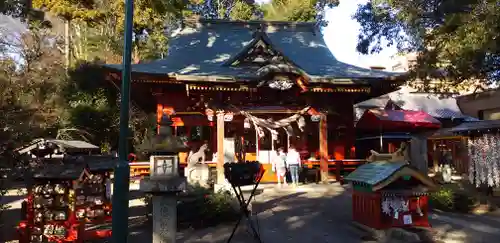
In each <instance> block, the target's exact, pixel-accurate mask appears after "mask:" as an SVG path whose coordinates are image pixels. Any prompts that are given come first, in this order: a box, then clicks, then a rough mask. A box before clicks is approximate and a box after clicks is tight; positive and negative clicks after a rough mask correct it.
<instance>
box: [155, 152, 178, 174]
mask: <svg viewBox="0 0 500 243" xmlns="http://www.w3.org/2000/svg"><path fill="white" fill-rule="evenodd" d="M177 162H178V158H177V156H175V155H173V156H151V158H150V161H149V163H150V168H151V169H150V177H151V179H165V178H170V177H174V176H178V174H179V172H178V169H177V168H178V167H177V164H178V163H177Z"/></svg>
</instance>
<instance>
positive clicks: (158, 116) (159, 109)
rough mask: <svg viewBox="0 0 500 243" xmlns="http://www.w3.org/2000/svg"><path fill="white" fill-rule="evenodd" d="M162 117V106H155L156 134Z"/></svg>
mask: <svg viewBox="0 0 500 243" xmlns="http://www.w3.org/2000/svg"><path fill="white" fill-rule="evenodd" d="M162 115H163V104H160V103H158V104H156V133H159V132H160V124H159V123H160V120H161V116H162Z"/></svg>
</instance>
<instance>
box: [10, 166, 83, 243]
mask: <svg viewBox="0 0 500 243" xmlns="http://www.w3.org/2000/svg"><path fill="white" fill-rule="evenodd" d="M88 177H89V173H88V171H87V170H86V169H84V167H82V166H78V165H74V164H67V165H50V166H47V167H46V168H43V169H41V170H40V171H39V172H38V173H36V174H35V175H34V178H33V179H34V180H33V181H34V184H33V186H32V187H31V188H30V189H29V195H28V199H27V201H26V202H25V203H23V210H22V213H23V215H22V218H23V220H22V221H21V222H20V223H19V227H18V232H19V242H20V243H38V242H57V243H63V242H83V238H84V237H82V236H83V232H84V230H85V228H84V224H82V223H81V222H79V220H78V219H77V217H76V213H75V212H76V191H77V190H78V188H79V187H80V185H81V182H82V181H84V180H85V179H86V178H88Z"/></svg>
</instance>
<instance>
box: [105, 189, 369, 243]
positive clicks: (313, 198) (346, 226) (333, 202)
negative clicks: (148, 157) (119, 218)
mask: <svg viewBox="0 0 500 243" xmlns="http://www.w3.org/2000/svg"><path fill="white" fill-rule="evenodd" d="M309 187H310V189H309V190H307V191H303V190H302V189H301V188H299V189H297V191H293V190H285V191H280V190H277V191H274V190H272V191H271V192H268V191H266V192H264V193H261V194H260V195H258V196H256V198H255V201H254V202H253V205H252V210H253V212H254V214H256V215H257V217H254V218H255V221H254V222H255V224H256V225H257V228H258V231H259V232H260V234H261V238H262V241H263V242H318V243H319V242H321V243H324V242H339V243H357V242H363V240H361V236H363V235H364V234H363V233H362V232H360V231H359V230H358V229H356V228H354V227H352V226H351V224H350V221H351V206H350V205H351V204H350V194H349V192H348V191H347V190H346V188H344V187H341V186H339V185H337V184H333V185H321V186H319V185H318V186H317V187H321V188H320V189H321V191H315V190H314V187H316V186H312V187H311V186H309ZM311 188H312V189H311ZM233 226H234V224H226V225H220V226H217V227H213V228H206V229H201V230H182V231H180V232H178V234H177V242H184V243H195V242H196V243H219V242H220V243H222V242H226V241H227V239H228V237H229V235H230V233H231V230H232V228H233ZM242 226H243V227H240V228H239V230H238V231H237V233H236V235H235V237H234V239H233V241H232V242H235V243H236V242H241V243H246V242H255V241H253V240H252V237H251V234H250V233H249V230H248V229H249V227H247V226H246V222H245V221H242ZM129 239H130V242H151V240H152V231H151V222H150V221H148V222H145V223H144V224H140V225H133V226H132V225H131V226H130V229H129ZM101 242H104V240H103V241H101Z"/></svg>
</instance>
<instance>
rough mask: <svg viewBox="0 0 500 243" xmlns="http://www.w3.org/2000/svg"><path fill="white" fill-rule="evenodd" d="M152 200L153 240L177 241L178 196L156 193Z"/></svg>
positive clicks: (166, 242) (156, 241)
mask: <svg viewBox="0 0 500 243" xmlns="http://www.w3.org/2000/svg"><path fill="white" fill-rule="evenodd" d="M152 202H153V242H154V243H173V242H175V235H176V231H177V226H176V224H177V198H176V197H175V196H172V195H170V196H169V195H154V196H153V200H152Z"/></svg>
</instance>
